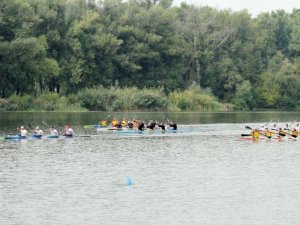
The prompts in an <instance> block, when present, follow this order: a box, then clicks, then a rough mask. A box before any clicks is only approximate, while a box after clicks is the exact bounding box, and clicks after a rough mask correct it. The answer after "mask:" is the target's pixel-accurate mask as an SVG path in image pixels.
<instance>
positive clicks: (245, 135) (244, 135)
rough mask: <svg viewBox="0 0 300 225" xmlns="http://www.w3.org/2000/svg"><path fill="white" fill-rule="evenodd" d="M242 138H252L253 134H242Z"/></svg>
mask: <svg viewBox="0 0 300 225" xmlns="http://www.w3.org/2000/svg"><path fill="white" fill-rule="evenodd" d="M241 136H242V137H247V136H251V134H241Z"/></svg>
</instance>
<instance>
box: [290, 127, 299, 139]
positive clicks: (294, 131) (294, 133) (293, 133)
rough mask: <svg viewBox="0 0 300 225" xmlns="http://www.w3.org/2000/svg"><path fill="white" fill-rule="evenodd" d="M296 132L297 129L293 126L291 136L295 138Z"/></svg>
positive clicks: (297, 132)
mask: <svg viewBox="0 0 300 225" xmlns="http://www.w3.org/2000/svg"><path fill="white" fill-rule="evenodd" d="M298 134H299V131H298V130H297V129H296V128H294V129H293V130H292V133H291V136H292V137H294V138H296V137H298Z"/></svg>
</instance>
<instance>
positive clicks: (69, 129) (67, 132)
mask: <svg viewBox="0 0 300 225" xmlns="http://www.w3.org/2000/svg"><path fill="white" fill-rule="evenodd" d="M64 136H66V137H73V136H74V131H73V129H72V127H71V125H70V124H67V125H66V126H65V133H64Z"/></svg>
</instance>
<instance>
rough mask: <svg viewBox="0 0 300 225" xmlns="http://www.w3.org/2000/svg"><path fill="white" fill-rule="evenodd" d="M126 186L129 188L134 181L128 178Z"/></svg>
mask: <svg viewBox="0 0 300 225" xmlns="http://www.w3.org/2000/svg"><path fill="white" fill-rule="evenodd" d="M126 185H127V186H130V185H132V180H131V178H130V177H127V178H126Z"/></svg>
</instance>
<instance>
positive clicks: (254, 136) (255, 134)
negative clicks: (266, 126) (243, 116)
mask: <svg viewBox="0 0 300 225" xmlns="http://www.w3.org/2000/svg"><path fill="white" fill-rule="evenodd" d="M259 136H260V134H259V132H258V131H252V137H253V138H255V139H258V138H259Z"/></svg>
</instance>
